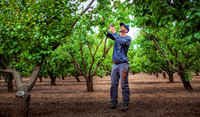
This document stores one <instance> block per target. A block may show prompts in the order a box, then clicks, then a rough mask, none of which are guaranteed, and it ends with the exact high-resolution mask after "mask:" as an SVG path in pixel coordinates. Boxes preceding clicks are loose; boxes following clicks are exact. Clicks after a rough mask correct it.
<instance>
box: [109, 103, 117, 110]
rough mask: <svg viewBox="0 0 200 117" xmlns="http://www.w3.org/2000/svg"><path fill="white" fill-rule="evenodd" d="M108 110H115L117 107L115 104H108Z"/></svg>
mask: <svg viewBox="0 0 200 117" xmlns="http://www.w3.org/2000/svg"><path fill="white" fill-rule="evenodd" d="M108 108H109V109H115V108H117V105H116V104H110V105H109V106H108Z"/></svg>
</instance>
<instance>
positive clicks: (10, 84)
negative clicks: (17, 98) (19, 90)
mask: <svg viewBox="0 0 200 117" xmlns="http://www.w3.org/2000/svg"><path fill="white" fill-rule="evenodd" d="M7 87H8V92H13V91H14V88H13V75H12V74H8V85H7Z"/></svg>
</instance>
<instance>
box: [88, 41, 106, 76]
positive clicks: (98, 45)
mask: <svg viewBox="0 0 200 117" xmlns="http://www.w3.org/2000/svg"><path fill="white" fill-rule="evenodd" d="M102 42H103V39H101V41H100V42H99V44H98V45H97V47H96V50H95V52H94V54H92V52H91V47H90V45H89V44H88V47H89V49H90V53H91V55H92V63H91V65H90V68H89V74H88V75H90V73H91V70H92V66H93V64H94V56H95V55H96V52H97V50H98V49H99V46H100V45H101V43H102Z"/></svg>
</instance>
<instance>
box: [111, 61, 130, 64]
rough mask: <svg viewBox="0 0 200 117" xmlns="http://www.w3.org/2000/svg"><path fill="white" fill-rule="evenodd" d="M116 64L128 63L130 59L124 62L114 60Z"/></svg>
mask: <svg viewBox="0 0 200 117" xmlns="http://www.w3.org/2000/svg"><path fill="white" fill-rule="evenodd" d="M114 63H115V64H122V63H128V61H123V62H114Z"/></svg>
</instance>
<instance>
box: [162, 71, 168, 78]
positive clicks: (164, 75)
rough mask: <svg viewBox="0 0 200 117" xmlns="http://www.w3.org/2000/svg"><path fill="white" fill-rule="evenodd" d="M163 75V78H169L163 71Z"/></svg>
mask: <svg viewBox="0 0 200 117" xmlns="http://www.w3.org/2000/svg"><path fill="white" fill-rule="evenodd" d="M162 75H163V78H164V79H167V76H166V72H165V71H164V70H163V72H162Z"/></svg>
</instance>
